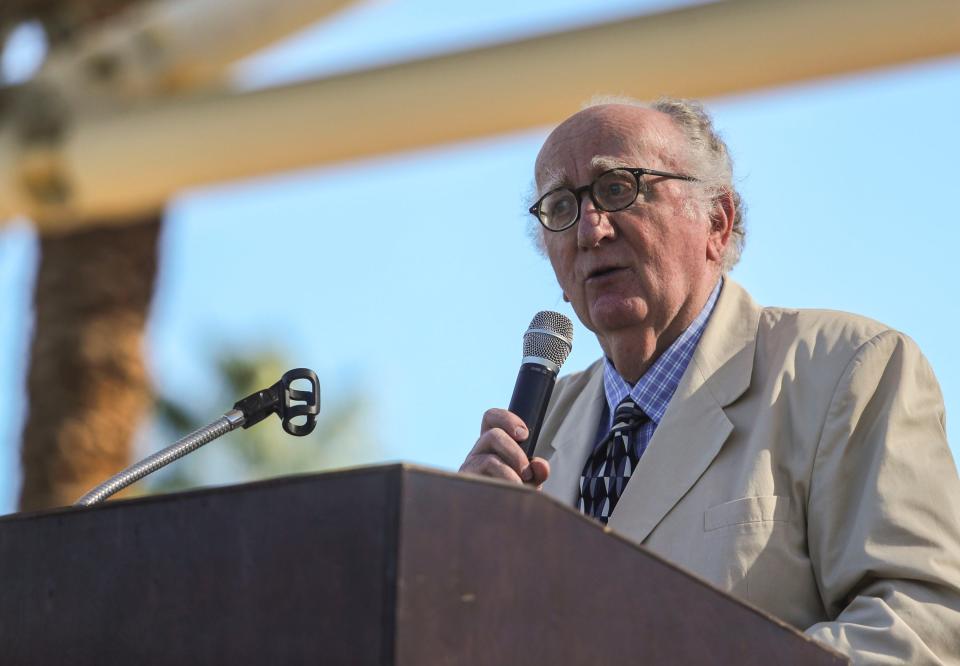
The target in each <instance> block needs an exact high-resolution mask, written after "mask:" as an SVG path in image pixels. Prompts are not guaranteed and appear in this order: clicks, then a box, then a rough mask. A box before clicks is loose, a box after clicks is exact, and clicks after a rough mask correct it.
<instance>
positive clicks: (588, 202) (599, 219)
mask: <svg viewBox="0 0 960 666" xmlns="http://www.w3.org/2000/svg"><path fill="white" fill-rule="evenodd" d="M580 196H581V199H580V220H579V221H578V222H577V244H578V245H579V246H580V247H582V248H584V249H589V248H593V247H597V246H599V245H600V241H602V240H604V239H606V238H612V237H613V235H614V228H613V224H611V222H610V218H609V215H610V214H609V213H607V212H604V211H602V210H600V209H599V208H597V206H596V204H595V203H594V202H593V197H592V196H590V193H589V192H584V193H583V194H582V195H580Z"/></svg>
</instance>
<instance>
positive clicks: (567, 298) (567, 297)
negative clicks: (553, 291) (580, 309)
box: [563, 292, 570, 303]
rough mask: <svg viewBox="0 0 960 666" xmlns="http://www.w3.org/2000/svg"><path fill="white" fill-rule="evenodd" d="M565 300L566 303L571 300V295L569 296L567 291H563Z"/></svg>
mask: <svg viewBox="0 0 960 666" xmlns="http://www.w3.org/2000/svg"><path fill="white" fill-rule="evenodd" d="M563 302H564V303H569V302H570V297H569V296H567V292H563Z"/></svg>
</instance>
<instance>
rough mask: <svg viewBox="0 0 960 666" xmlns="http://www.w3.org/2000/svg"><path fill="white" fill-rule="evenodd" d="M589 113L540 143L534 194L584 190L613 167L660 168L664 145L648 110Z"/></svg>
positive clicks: (654, 115)
mask: <svg viewBox="0 0 960 666" xmlns="http://www.w3.org/2000/svg"><path fill="white" fill-rule="evenodd" d="M589 111H590V110H589V109H588V111H587V112H581V113H579V114H577V115H575V116H572V117H571V118H568V119H567V120H566V121H564V122H563V123H562V124H560V125H559V126H558V127H557V128H556V129H555V130H554V131H553V132H551V134H550V136H549V137H547V140H546V141H545V142H544V144H543V147H542V148H541V149H540V153H539V155H537V161H536V172H535V175H536V180H537V190H538V192H539V193H540V194H542V193H544V192H547V191H549V190H552V189H555V188H557V187H580V186H582V185H586V184H588V183H589V182H590V181H592V180H593V179H594V178H595V177H596V176H597V175H598V174H600V173H602V172H604V171H607V170H609V169H614V168H616V167H649V168H663V167H664V166H665V161H667V159H666V158H667V157H668V156H666V155H665V154H664V152H665V150H666V142H665V141H664V138H663V127H661V123H660V122H658V121H659V119H658V118H657V117H656V116H659V115H661V114H659V113H657V112H652V111H650V110H649V109H636V110H632V109H631V110H629V111H630V112H628V113H610V112H607V113H589ZM633 111H636V112H633ZM669 161H672V160H669Z"/></svg>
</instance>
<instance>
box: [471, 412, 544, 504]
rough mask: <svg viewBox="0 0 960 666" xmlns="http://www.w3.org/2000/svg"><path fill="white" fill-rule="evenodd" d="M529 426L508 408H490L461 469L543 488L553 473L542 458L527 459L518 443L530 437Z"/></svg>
mask: <svg viewBox="0 0 960 666" xmlns="http://www.w3.org/2000/svg"><path fill="white" fill-rule="evenodd" d="M528 435H529V433H528V432H527V427H526V426H525V425H524V423H523V421H522V420H521V419H520V417H519V416H517V415H516V414H514V413H512V412H508V411H507V410H505V409H488V410H487V411H486V412H485V413H484V414H483V421H482V422H481V424H480V439H478V440H477V443H476V444H474V445H473V449H471V451H470V453H468V454H467V459H466V460H464V461H463V464H462V465H461V466H460V471H461V472H467V473H470V474H479V475H481V476H489V477H493V478H495V479H504V480H506V481H512V482H514V483H526V484H528V485H531V486H535V487H536V488H538V489H539V488H540V486H542V485H543V482H544V481H546V480H547V477H548V476H549V475H550V464H549V463H548V462H547V461H546V460H544V459H543V458H534V459H533V460H527V454H526V453H524V452H523V448H522V447H521V446H520V444H519V442H522V441H524V440H526V439H527V436H528Z"/></svg>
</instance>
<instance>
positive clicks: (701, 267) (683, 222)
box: [537, 105, 725, 380]
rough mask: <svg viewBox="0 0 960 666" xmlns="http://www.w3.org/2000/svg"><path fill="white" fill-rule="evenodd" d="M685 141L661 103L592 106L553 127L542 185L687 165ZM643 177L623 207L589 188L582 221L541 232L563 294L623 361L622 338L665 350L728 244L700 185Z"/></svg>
mask: <svg viewBox="0 0 960 666" xmlns="http://www.w3.org/2000/svg"><path fill="white" fill-rule="evenodd" d="M684 141H685V138H684V136H683V135H682V134H681V132H680V131H679V130H678V129H677V128H676V127H675V126H674V124H673V122H672V120H671V119H670V118H669V117H668V116H666V115H665V114H662V113H659V112H656V111H652V110H649V109H642V108H638V107H630V106H623V105H607V106H601V107H593V108H590V109H587V110H585V111H582V112H580V113H578V114H576V115H575V116H573V117H571V118H569V119H568V120H567V121H565V122H564V123H563V124H562V125H560V126H559V127H558V128H557V129H556V130H554V132H553V133H552V134H551V135H550V137H549V138H548V139H547V141H546V143H545V144H544V146H543V148H542V149H541V151H540V155H539V156H538V158H537V186H538V191H539V193H540V194H541V195H542V194H544V193H545V192H547V191H549V190H551V189H554V188H556V187H564V186H565V187H569V188H571V189H575V188H578V187H581V186H583V185H588V184H590V183H591V182H592V181H593V180H594V179H595V178H596V177H597V176H598V175H599V174H601V173H602V172H604V171H606V170H608V169H611V168H614V167H617V166H625V167H647V168H652V169H659V170H663V171H672V172H678V173H684V170H685V167H686V164H684V162H683V159H682V155H683V148H684V146H685V143H684ZM643 178H644V180H645V181H646V184H647V196H646V198H644V196H643V195H642V194H641V196H640V198H638V199H637V201H636V203H635V204H634V205H632V206H630V207H628V208H626V209H625V210H621V211H617V212H613V213H607V212H603V211H598V210H597V209H596V207H595V206H594V204H593V202H592V200H591V199H590V197H589V195H586V194H584V195H583V198H582V199H581V214H580V220H579V222H578V223H577V224H576V225H574V226H573V227H571V228H570V229H567V230H565V231H561V232H550V231H545V232H543V234H544V243H545V246H546V250H547V255H548V256H549V258H550V262H551V264H552V265H553V270H554V272H555V273H556V276H557V280H558V281H559V283H560V286H561V287H562V289H563V292H564V295H565V297H566V298H567V299H568V300H569V301H570V302H571V304H572V305H573V308H574V310H575V311H576V313H577V316H579V318H580V320H581V321H582V322H583V323H584V325H586V326H587V328H589V329H590V330H592V331H594V332H595V333H596V334H597V337H598V339H599V340H600V344H601V346H602V347H603V349H604V351H605V352H606V354H607V355H608V356H610V357H611V358H612V359H613V361H614V363H615V364H617V361H618V359H617V347H618V345H621V346H622V344H623V343H628V344H629V345H630V346H632V347H636V345H638V344H639V345H640V346H641V347H642V349H643V350H645V351H643V353H644V354H647V355H648V356H649V355H651V354H659V353H661V352H662V351H663V349H664V348H665V347H666V345H669V343H670V342H672V340H673V339H675V338H676V336H677V335H679V334H680V332H682V331H683V329H684V328H686V326H687V325H689V323H690V321H692V319H693V318H694V317H695V316H696V314H697V313H698V312H699V308H700V307H702V305H703V303H704V301H705V300H706V297H707V295H708V294H709V292H710V290H711V289H712V288H713V286H714V284H715V283H716V279H717V275H718V271H719V266H720V262H719V259H720V257H719V256H717V252H718V251H719V252H722V249H723V244H725V237H724V239H722V241H721V242H722V244H721V245H720V246H719V247H718V245H717V240H718V239H717V233H716V232H715V230H712V225H711V221H710V214H711V211H710V209H709V206H707V205H699V204H697V203H696V200H695V199H694V198H693V197H694V189H693V188H694V187H696V185H695V184H692V183H688V182H685V181H681V180H669V179H664V178H660V177H656V176H643ZM618 370H620V371H621V372H624V370H623V369H622V368H621V367H619V366H618ZM628 379H631V378H628ZM631 380H632V379H631Z"/></svg>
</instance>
